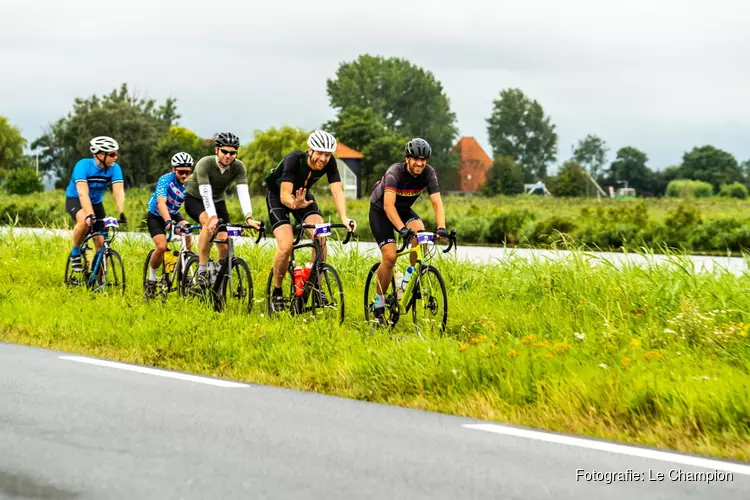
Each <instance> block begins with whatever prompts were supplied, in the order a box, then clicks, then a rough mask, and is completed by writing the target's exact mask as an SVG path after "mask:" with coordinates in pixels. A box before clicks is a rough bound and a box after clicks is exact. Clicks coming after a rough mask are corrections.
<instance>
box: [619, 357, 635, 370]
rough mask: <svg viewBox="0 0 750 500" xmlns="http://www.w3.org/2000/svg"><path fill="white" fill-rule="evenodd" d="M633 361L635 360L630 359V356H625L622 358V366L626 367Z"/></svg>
mask: <svg viewBox="0 0 750 500" xmlns="http://www.w3.org/2000/svg"><path fill="white" fill-rule="evenodd" d="M632 362H633V360H632V359H630V358H628V357H624V358H622V359H621V360H620V366H622V367H623V368H625V367H627V366H628V365H629V364H630V363H632Z"/></svg>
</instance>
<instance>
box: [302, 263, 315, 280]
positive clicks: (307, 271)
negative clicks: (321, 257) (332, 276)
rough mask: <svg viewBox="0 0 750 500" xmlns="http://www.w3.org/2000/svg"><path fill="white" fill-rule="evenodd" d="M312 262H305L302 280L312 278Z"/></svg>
mask: <svg viewBox="0 0 750 500" xmlns="http://www.w3.org/2000/svg"><path fill="white" fill-rule="evenodd" d="M312 266H313V264H312V262H308V263H307V264H305V268H304V269H303V270H302V280H303V281H307V280H308V279H309V278H310V273H311V272H312Z"/></svg>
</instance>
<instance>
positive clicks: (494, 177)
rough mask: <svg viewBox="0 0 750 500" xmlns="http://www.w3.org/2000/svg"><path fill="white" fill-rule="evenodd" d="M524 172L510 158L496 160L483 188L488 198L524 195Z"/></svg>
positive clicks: (503, 157) (502, 157) (504, 157)
mask: <svg viewBox="0 0 750 500" xmlns="http://www.w3.org/2000/svg"><path fill="white" fill-rule="evenodd" d="M523 184H524V182H523V170H521V167H519V166H518V164H517V163H516V162H515V160H514V159H513V158H512V157H510V156H500V157H497V158H495V160H494V161H493V162H492V167H490V169H489V171H488V172H487V180H486V182H485V183H484V185H483V186H482V192H483V194H484V195H486V196H495V195H498V194H519V193H523Z"/></svg>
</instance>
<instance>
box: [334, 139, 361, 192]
mask: <svg viewBox="0 0 750 500" xmlns="http://www.w3.org/2000/svg"><path fill="white" fill-rule="evenodd" d="M333 155H334V156H335V157H336V162H337V163H338V166H339V174H340V175H341V184H343V187H344V193H345V194H346V197H347V198H359V196H360V195H361V190H362V186H361V183H360V182H359V176H360V174H361V173H362V158H364V156H362V153H360V152H359V151H355V150H353V149H352V148H350V147H349V146H347V145H345V144H342V143H340V142H337V143H336V151H335V152H334V153H333Z"/></svg>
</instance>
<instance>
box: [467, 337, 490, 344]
mask: <svg viewBox="0 0 750 500" xmlns="http://www.w3.org/2000/svg"><path fill="white" fill-rule="evenodd" d="M484 340H487V335H480V336H479V337H472V338H470V339H469V342H470V343H472V344H481V343H482V341H484Z"/></svg>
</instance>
